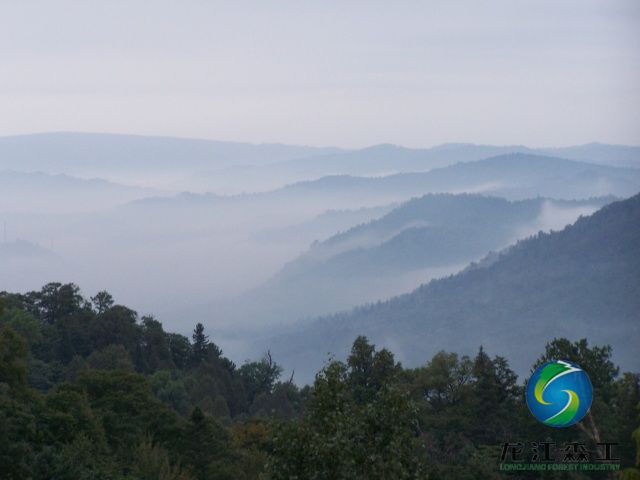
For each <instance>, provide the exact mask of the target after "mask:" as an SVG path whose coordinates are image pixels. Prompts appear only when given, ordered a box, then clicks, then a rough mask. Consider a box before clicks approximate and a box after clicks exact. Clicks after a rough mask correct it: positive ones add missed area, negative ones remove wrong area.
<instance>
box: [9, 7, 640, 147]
mask: <svg viewBox="0 0 640 480" xmlns="http://www.w3.org/2000/svg"><path fill="white" fill-rule="evenodd" d="M59 130H72V131H100V132H122V133H140V134H158V135H175V136H188V137H203V138H212V139H221V140H240V141H251V142H283V143H302V144H313V145H328V144H331V145H339V146H350V147H351V146H364V145H369V144H374V143H382V142H391V143H398V144H404V145H407V146H429V145H433V144H437V143H442V142H454V141H465V142H477V143H500V144H505V143H524V144H529V145H533V146H555V145H567V144H575V143H584V142H590V141H596V140H597V141H602V142H612V143H632V144H640V1H638V0H630V1H617V0H615V1H614V0H602V1H591V0H567V1H558V0H531V1H518V0H504V1H501V0H500V1H478V0H459V1H452V0H444V1H419V2H418V1H416V2H409V1H404V2H403V1H381V2H376V1H371V0H369V1H362V2H359V1H340V2H329V1H317V2H305V1H301V0H296V1H286V2H285V1H283V2H277V1H269V2H265V1H260V2H257V1H256V2H245V1H236V2H214V1H211V0H202V1H196V0H181V1H177V0H175V1H159V0H153V1H152V0H149V1H136V0H126V1H114V0H109V1H106V0H102V1H99V2H98V1H88V0H81V1H64V0H57V1H55V2H52V1H35V0H28V1H24V0H0V135H9V134H16V133H30V132H38V131H59Z"/></svg>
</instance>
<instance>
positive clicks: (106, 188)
mask: <svg viewBox="0 0 640 480" xmlns="http://www.w3.org/2000/svg"><path fill="white" fill-rule="evenodd" d="M158 193H159V192H158V190H155V189H152V188H140V187H131V186H126V185H120V184H117V183H113V182H109V181H106V180H102V179H97V178H92V179H80V178H76V177H72V176H69V175H66V174H57V175H50V174H47V173H42V172H31V173H24V172H17V171H0V213H4V212H12V213H16V212H22V213H27V212H30V213H70V212H91V211H96V210H104V209H108V208H111V207H115V206H117V205H121V204H124V203H127V202H130V201H132V200H136V199H140V198H144V197H148V196H150V195H157V194H158Z"/></svg>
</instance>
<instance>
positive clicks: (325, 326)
mask: <svg viewBox="0 0 640 480" xmlns="http://www.w3.org/2000/svg"><path fill="white" fill-rule="evenodd" d="M494 257H497V258H492V259H490V261H487V262H484V263H481V264H478V265H476V266H475V267H472V268H468V269H466V270H465V271H463V272H461V273H459V274H457V275H454V276H451V277H448V278H444V279H441V280H434V281H432V282H430V283H428V284H426V285H424V286H422V287H420V288H418V289H417V290H415V291H414V292H412V293H410V294H406V295H403V296H399V297H396V298H393V299H391V300H389V301H385V302H379V303H377V304H374V305H369V306H364V307H359V308H357V309H355V310H353V311H350V312H346V313H340V314H336V315H333V316H328V317H324V318H320V319H318V320H316V321H314V322H312V323H310V324H309V323H307V324H300V325H297V326H295V327H291V328H290V329H289V330H288V331H286V332H285V333H282V334H281V335H279V336H275V337H271V338H268V339H262V340H261V341H259V342H257V343H260V344H261V345H260V346H263V347H264V346H266V345H268V346H269V348H270V349H271V352H272V354H273V355H274V358H278V359H279V360H280V361H282V362H283V363H284V364H285V365H287V366H288V365H296V374H297V375H299V377H298V378H299V379H300V380H304V381H306V380H308V379H309V378H310V375H311V372H313V371H316V370H317V368H318V366H320V365H322V362H323V361H324V360H326V358H327V353H328V352H332V353H335V354H340V353H341V352H345V351H348V347H349V344H350V342H352V341H353V338H355V336H356V335H360V334H365V335H368V336H369V337H370V338H371V339H372V341H374V342H375V343H377V344H380V345H385V346H388V347H390V348H391V349H392V351H394V352H398V354H399V356H400V358H401V359H402V360H403V361H404V362H405V363H406V364H408V365H418V364H420V363H422V362H424V361H425V360H426V359H428V358H431V356H432V355H433V354H434V353H436V352H437V351H439V350H455V351H457V352H461V353H473V352H474V351H475V350H476V349H477V348H478V346H479V345H484V346H485V347H486V348H487V350H489V351H492V352H496V353H498V354H501V355H505V356H506V357H507V358H509V359H511V362H512V364H513V365H514V367H515V368H516V370H517V371H519V372H520V373H526V369H527V368H528V367H529V366H530V365H531V363H532V362H533V361H534V360H535V358H536V355H537V354H538V353H539V352H540V350H541V349H543V348H544V344H545V342H547V341H549V340H551V339H552V338H554V337H567V338H570V339H579V338H588V339H589V340H590V341H591V342H592V343H596V344H611V345H612V346H613V347H614V352H615V355H616V357H615V361H616V362H619V363H620V364H622V366H623V367H624V368H626V369H631V370H637V369H638V368H639V367H640V358H639V357H638V355H637V347H638V344H639V342H640V322H639V319H640V317H639V315H640V313H639V312H640V195H636V196H634V197H632V198H629V199H627V200H624V201H619V202H615V203H612V204H610V205H607V206H605V207H603V208H602V209H601V210H599V211H598V212H596V213H594V214H593V215H591V216H589V217H584V218H580V219H579V220H578V221H577V222H576V223H575V224H574V225H572V226H568V227H566V228H565V229H564V230H562V231H559V232H553V233H550V234H539V235H536V236H534V237H532V238H530V239H528V240H524V241H521V242H519V243H518V244H517V245H516V246H514V247H512V248H509V249H507V250H506V251H505V252H503V253H502V254H500V255H498V256H494ZM301 365H306V369H305V370H304V371H301V370H300V366H301Z"/></svg>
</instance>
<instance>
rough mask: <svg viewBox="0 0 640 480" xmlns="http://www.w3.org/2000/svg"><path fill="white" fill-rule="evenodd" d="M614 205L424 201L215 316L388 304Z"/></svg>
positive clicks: (289, 315)
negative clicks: (492, 254)
mask: <svg viewBox="0 0 640 480" xmlns="http://www.w3.org/2000/svg"><path fill="white" fill-rule="evenodd" d="M612 200H613V199H612V198H597V199H596V198H594V199H590V200H583V201H558V200H548V199H543V198H537V199H531V200H524V201H517V202H509V201H507V200H504V199H501V198H495V197H484V196H480V195H468V194H463V195H451V194H436V195H433V194H430V195H426V196H423V197H420V198H416V199H413V200H411V201H408V202H406V203H404V204H402V205H400V206H399V207H397V208H395V209H393V210H392V211H391V212H389V213H387V214H386V215H384V216H382V217H381V218H379V219H376V220H372V221H369V222H368V223H363V224H360V225H358V226H355V227H353V228H350V229H349V230H347V231H345V232H343V233H339V234H336V235H334V236H332V237H330V238H328V239H327V240H325V241H322V242H316V243H314V244H313V245H312V246H311V248H310V249H309V250H308V251H307V252H305V253H304V254H302V255H301V256H299V257H298V258H297V259H295V260H294V261H292V262H290V263H288V264H287V265H285V267H284V268H283V269H282V270H281V271H280V272H279V273H278V274H277V275H275V276H274V277H273V278H272V279H270V280H269V281H268V282H266V283H265V284H263V285H262V286H260V287H259V288H257V289H253V290H251V291H250V292H248V293H246V294H244V295H242V296H241V297H240V298H237V299H234V300H233V301H232V302H231V303H230V305H229V307H228V308H226V309H225V308H224V307H223V306H221V305H217V306H216V311H217V312H218V316H220V317H222V318H224V319H226V321H231V322H232V323H234V324H237V323H244V324H245V325H246V324H247V323H252V324H254V325H255V324H274V323H288V322H289V323H290V322H293V321H295V320H297V319H300V318H305V317H312V316H316V315H321V314H327V313H331V312H335V311H338V310H341V309H345V308H349V307H351V306H355V305H358V304H360V303H364V302H367V301H374V300H378V299H380V298H389V297H391V296H392V295H397V294H399V293H404V292H407V291H410V290H412V289H413V288H415V287H416V286H417V285H419V284H420V283H423V282H426V281H428V280H430V279H432V278H435V277H439V276H444V275H446V274H449V273H453V272H455V271H458V270H461V269H462V268H463V267H465V266H466V265H467V264H468V263H469V262H471V261H473V260H478V259H480V258H482V257H483V256H484V255H486V254H487V252H489V251H492V250H499V249H502V248H504V247H506V246H507V245H509V244H511V243H514V242H515V241H516V240H518V239H521V238H524V237H526V236H528V235H530V234H532V233H536V232H538V231H539V230H550V229H553V228H555V229H560V228H563V227H564V226H565V225H567V224H569V223H573V222H574V221H575V219H576V218H578V216H579V215H588V214H591V213H593V212H594V211H596V210H597V209H598V208H600V207H601V206H602V205H605V204H606V203H609V202H611V201H612Z"/></svg>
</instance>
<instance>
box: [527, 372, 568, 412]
mask: <svg viewBox="0 0 640 480" xmlns="http://www.w3.org/2000/svg"><path fill="white" fill-rule="evenodd" d="M572 369H573V367H571V365H567V364H566V363H561V362H557V363H550V364H549V365H547V366H546V367H544V368H543V369H542V371H541V372H540V376H539V377H538V381H537V382H536V387H535V390H534V394H535V396H536V400H537V401H538V402H540V403H541V404H543V405H551V403H550V402H545V401H544V398H542V394H543V393H544V390H545V389H546V388H547V385H549V384H550V383H551V382H552V381H553V380H554V379H555V378H556V377H558V376H559V375H560V374H562V373H565V372H569V371H570V370H572Z"/></svg>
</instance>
